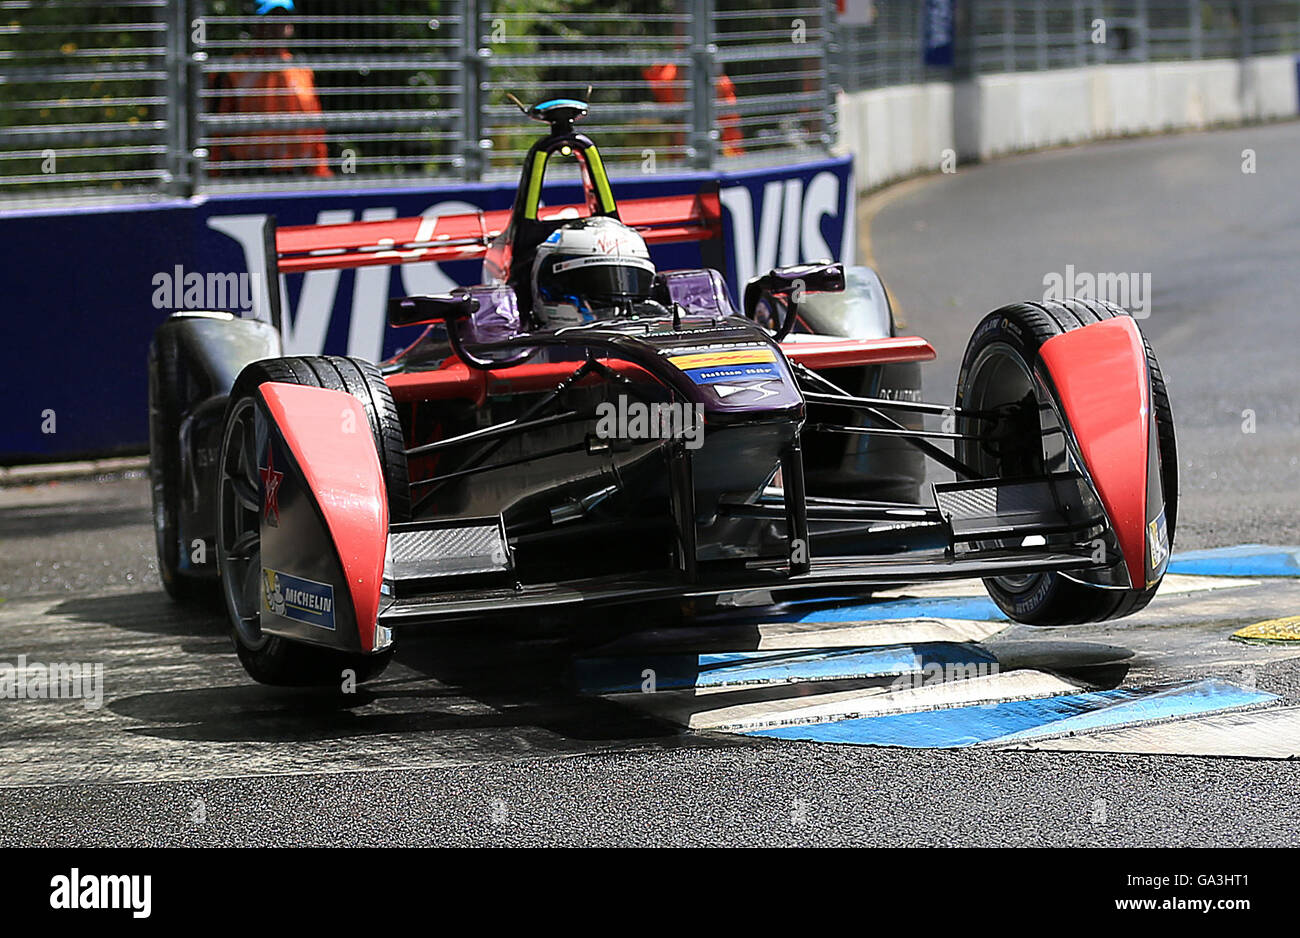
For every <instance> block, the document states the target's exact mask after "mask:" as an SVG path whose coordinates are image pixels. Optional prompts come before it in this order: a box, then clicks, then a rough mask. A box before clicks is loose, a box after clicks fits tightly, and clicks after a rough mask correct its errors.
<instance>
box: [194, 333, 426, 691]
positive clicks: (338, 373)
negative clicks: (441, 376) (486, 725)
mask: <svg viewBox="0 0 1300 938" xmlns="http://www.w3.org/2000/svg"><path fill="white" fill-rule="evenodd" d="M267 381H275V382H280V383H284V384H298V385H303V386H306V387H320V388H328V389H330V390H334V391H344V392H346V393H349V394H351V395H352V396H353V397H355V398H356V399H357V400H358V401H360V402H361V404H362V408H363V410H365V412H366V419H367V420H368V422H369V423H370V430H371V435H372V437H373V439H374V442H375V449H376V452H377V453H378V455H379V463H380V466H381V468H382V469H383V473H384V483H385V488H386V489H387V494H388V513H389V521H390V523H392V522H399V521H407V520H410V515H411V492H410V483H409V480H408V477H407V466H406V453H405V442H404V437H403V435H402V427H401V423H400V421H399V419H398V415H397V407H396V405H395V404H394V403H393V397H392V394H391V393H390V392H389V390H388V385H387V384H385V383H384V379H383V376H382V375H381V374H380V373H379V369H378V368H376V367H375V366H374V365H373V364H371V363H369V362H366V361H362V360H360V359H355V358H341V357H337V356H301V357H294V358H272V359H267V360H265V361H260V362H253V363H252V364H251V365H248V366H247V367H246V368H244V370H243V371H241V372H240V374H239V377H238V378H237V379H236V380H235V385H234V388H233V389H232V390H231V393H230V403H229V405H228V407H227V409H226V428H225V430H224V432H223V434H222V447H221V463H220V466H221V467H222V469H223V470H224V469H225V467H227V466H228V465H229V463H228V458H229V457H230V456H231V455H232V454H231V453H229V452H228V448H229V447H231V446H232V445H234V444H232V441H231V435H232V434H231V429H232V427H231V423H232V419H233V418H235V417H236V416H237V415H238V414H239V413H240V409H241V407H244V406H246V404H245V402H247V401H248V400H250V399H251V398H252V396H253V394H254V393H255V392H256V390H257V388H258V386H260V385H261V384H263V383H264V382H267ZM218 476H219V481H218V492H217V499H218V525H219V528H220V526H221V525H224V524H225V523H226V522H225V519H226V518H227V511H226V505H225V503H224V502H223V501H222V500H223V499H226V498H228V497H229V496H228V494H227V491H226V486H225V484H224V471H223V472H221V473H218ZM224 536H225V533H224V531H223V530H221V529H219V531H218V535H217V540H218V549H217V554H218V566H219V570H220V572H221V577H222V581H223V589H222V593H223V595H224V596H225V600H226V612H227V615H228V616H229V618H230V636H231V641H232V642H233V643H234V646H235V652H236V654H238V656H239V661H240V663H241V664H242V665H243V666H244V670H246V671H247V672H248V673H249V675H250V676H251V677H252V678H254V679H255V680H257V681H258V682H260V683H262V684H272V685H278V686H296V687H303V686H329V685H339V684H340V683H341V682H342V680H343V672H344V671H345V670H351V671H352V672H354V674H355V676H356V681H357V682H358V683H360V682H363V681H367V680H371V679H372V678H376V677H378V676H379V675H380V674H381V673H382V672H383V671H384V669H385V668H387V667H388V664H389V662H390V661H391V660H392V657H393V649H392V648H388V649H386V650H384V651H381V652H378V653H376V654H362V653H356V652H343V651H337V650H334V649H330V648H322V647H319V646H316V645H309V644H306V643H304V642H296V641H292V640H290V639H286V638H282V637H280V636H275V635H265V634H258V635H250V634H246V633H248V632H250V631H251V630H250V627H249V623H248V622H247V621H246V620H245V618H244V617H241V614H240V611H239V609H238V607H237V605H236V604H237V602H238V600H237V599H236V597H235V593H236V591H237V590H236V588H235V586H234V577H233V576H231V575H230V569H229V565H230V563H231V562H232V561H231V560H230V559H228V558H227V556H226V550H225V549H224ZM250 562H254V561H250ZM255 562H256V563H257V564H258V566H259V568H260V551H259V552H258V554H257V560H256V561H255ZM226 584H228V585H226Z"/></svg>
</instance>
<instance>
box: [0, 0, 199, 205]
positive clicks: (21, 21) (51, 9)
mask: <svg viewBox="0 0 1300 938" xmlns="http://www.w3.org/2000/svg"><path fill="white" fill-rule="evenodd" d="M168 12H169V11H168V9H167V2H166V0H113V2H108V0H77V2H73V0H63V2H59V0H49V2H35V0H27V2H0V36H3V41H2V42H0V191H2V190H12V189H17V188H23V189H26V190H28V191H30V192H32V193H33V194H36V195H38V196H39V195H40V194H44V193H48V192H52V191H77V190H85V189H88V188H93V189H95V190H96V191H103V192H108V193H123V194H129V193H133V192H141V191H150V190H154V189H157V188H158V187H160V186H161V185H163V184H165V183H166V182H167V180H168V168H167V153H168V147H169V132H170V131H171V130H173V129H174V115H173V114H172V113H171V108H170V103H169V86H168V76H169V70H168V56H169V49H168V30H169V24H168V21H167V16H168Z"/></svg>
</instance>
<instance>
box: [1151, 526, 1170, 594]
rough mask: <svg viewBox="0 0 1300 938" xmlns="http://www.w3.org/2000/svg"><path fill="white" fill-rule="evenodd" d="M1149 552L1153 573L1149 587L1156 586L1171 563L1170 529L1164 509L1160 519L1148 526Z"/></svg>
mask: <svg viewBox="0 0 1300 938" xmlns="http://www.w3.org/2000/svg"><path fill="white" fill-rule="evenodd" d="M1147 551H1148V552H1149V553H1150V555H1151V572H1150V573H1149V574H1148V581H1147V586H1154V585H1155V581H1156V579H1157V578H1158V577H1159V576H1160V574H1162V573H1164V571H1165V566H1166V565H1167V564H1168V562H1169V527H1168V524H1167V523H1166V521H1165V513H1164V510H1163V509H1162V510H1161V512H1160V517H1158V518H1156V520H1154V521H1152V522H1151V523H1150V524H1148V525H1147Z"/></svg>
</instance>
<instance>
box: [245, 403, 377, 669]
mask: <svg viewBox="0 0 1300 938" xmlns="http://www.w3.org/2000/svg"><path fill="white" fill-rule="evenodd" d="M259 390H260V392H261V394H262V399H263V400H264V401H266V407H267V411H268V412H269V413H270V416H271V419H272V421H273V423H274V425H275V427H276V429H277V430H278V431H279V433H280V435H281V437H282V438H283V439H284V442H285V445H286V446H287V447H288V448H289V450H290V452H292V453H293V458H294V460H295V461H296V462H297V463H298V466H299V468H300V469H301V470H302V474H303V478H304V479H305V480H306V483H307V487H308V490H309V491H310V492H311V493H312V495H313V497H314V498H315V501H316V504H317V505H319V506H320V511H321V515H322V516H323V517H324V519H325V526H326V527H327V528H328V529H329V532H330V536H331V539H332V540H333V542H334V548H335V550H336V551H337V552H338V559H339V562H340V564H341V565H342V569H343V575H344V576H345V577H346V578H347V583H348V591H349V593H350V594H351V598H352V608H353V610H354V612H355V613H356V621H357V631H358V633H359V635H358V637H359V639H360V641H361V650H362V651H371V650H372V649H373V648H374V632H375V619H376V618H377V617H378V615H379V591H380V588H381V587H382V585H383V579H384V552H385V550H386V549H387V545H388V493H387V492H386V491H385V489H384V473H383V470H382V468H381V467H380V465H379V456H378V454H377V453H376V452H375V444H374V441H373V440H372V439H371V436H370V424H369V421H368V420H367V419H366V412H365V410H364V409H362V406H361V402H360V401H358V400H357V399H356V398H355V397H353V396H352V395H351V394H348V393H345V392H343V391H331V390H329V389H327V388H313V387H304V386H302V385H296V384H280V383H278V382H267V383H266V384H263V385H262V386H261V387H260V388H259Z"/></svg>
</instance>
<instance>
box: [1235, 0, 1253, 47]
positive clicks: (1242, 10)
mask: <svg viewBox="0 0 1300 938" xmlns="http://www.w3.org/2000/svg"><path fill="white" fill-rule="evenodd" d="M1254 13H1255V4H1254V2H1253V0H1237V22H1238V23H1239V24H1240V29H1241V36H1240V37H1239V38H1240V49H1239V52H1240V55H1241V57H1242V58H1243V59H1246V58H1249V57H1250V54H1251V51H1252V49H1253V47H1254V44H1253V41H1252V40H1253V38H1254V37H1253V36H1252V33H1253V32H1254V31H1255V15H1254Z"/></svg>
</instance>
